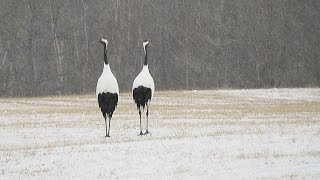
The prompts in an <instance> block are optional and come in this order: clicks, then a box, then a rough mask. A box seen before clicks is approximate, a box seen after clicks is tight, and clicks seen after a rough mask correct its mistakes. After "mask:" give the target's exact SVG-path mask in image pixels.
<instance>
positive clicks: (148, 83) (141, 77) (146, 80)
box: [132, 65, 154, 96]
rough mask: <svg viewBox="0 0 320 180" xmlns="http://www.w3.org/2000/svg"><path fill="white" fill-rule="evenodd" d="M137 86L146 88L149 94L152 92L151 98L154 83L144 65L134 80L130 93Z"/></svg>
mask: <svg viewBox="0 0 320 180" xmlns="http://www.w3.org/2000/svg"><path fill="white" fill-rule="evenodd" d="M139 86H144V87H146V88H150V89H151V92H152V96H153V93H154V81H153V78H152V76H151V74H150V72H149V68H148V65H144V66H143V68H142V70H141V72H140V73H139V74H138V76H137V77H136V78H135V79H134V81H133V85H132V91H133V90H134V89H135V88H137V87H139Z"/></svg>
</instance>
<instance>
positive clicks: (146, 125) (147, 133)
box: [144, 104, 151, 134]
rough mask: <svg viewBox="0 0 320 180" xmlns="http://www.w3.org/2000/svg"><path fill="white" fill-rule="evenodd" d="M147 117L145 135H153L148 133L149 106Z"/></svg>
mask: <svg viewBox="0 0 320 180" xmlns="http://www.w3.org/2000/svg"><path fill="white" fill-rule="evenodd" d="M146 115H147V124H146V133H144V134H151V133H150V132H149V131H148V121H149V106H148V104H147V112H146Z"/></svg>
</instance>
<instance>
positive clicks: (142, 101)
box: [132, 40, 154, 135]
mask: <svg viewBox="0 0 320 180" xmlns="http://www.w3.org/2000/svg"><path fill="white" fill-rule="evenodd" d="M148 44H149V41H148V40H145V41H143V49H144V52H145V59H144V63H143V68H142V70H141V72H140V73H139V75H138V76H137V77H136V78H135V80H134V81H133V85H132V93H133V99H134V101H135V103H136V104H137V108H138V111H139V116H140V134H139V135H145V134H148V133H150V132H149V131H148V116H149V104H150V101H151V98H152V97H153V94H154V81H153V78H152V76H151V75H150V72H149V68H148ZM146 106H147V112H146V116H147V122H146V132H145V133H142V127H141V108H143V110H144V108H145V107H146Z"/></svg>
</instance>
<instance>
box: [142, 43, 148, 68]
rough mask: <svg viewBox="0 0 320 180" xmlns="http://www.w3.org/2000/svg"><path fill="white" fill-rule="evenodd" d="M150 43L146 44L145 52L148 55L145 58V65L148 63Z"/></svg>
mask: <svg viewBox="0 0 320 180" xmlns="http://www.w3.org/2000/svg"><path fill="white" fill-rule="evenodd" d="M147 47H148V45H146V46H145V48H144V49H145V53H146V57H145V58H144V63H143V65H147V64H148V48H147Z"/></svg>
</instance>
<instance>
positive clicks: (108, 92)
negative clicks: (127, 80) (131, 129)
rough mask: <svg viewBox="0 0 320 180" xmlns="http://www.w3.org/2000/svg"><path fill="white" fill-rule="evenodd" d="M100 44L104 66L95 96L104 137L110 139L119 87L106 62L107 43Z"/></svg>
mask: <svg viewBox="0 0 320 180" xmlns="http://www.w3.org/2000/svg"><path fill="white" fill-rule="evenodd" d="M101 43H102V44H103V45H104V64H103V72H102V74H101V76H100V78H99V79H98V83H97V89H96V95H97V98H98V103H99V107H100V109H101V112H102V115H103V117H104V121H105V124H106V137H110V135H109V133H110V121H111V118H112V115H113V112H114V110H115V108H116V107H117V104H118V96H119V86H118V82H117V79H116V78H115V76H114V75H113V73H112V71H111V69H110V66H109V62H108V56H107V47H108V41H107V40H106V39H101ZM107 117H108V120H109V126H108V127H109V128H107Z"/></svg>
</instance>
